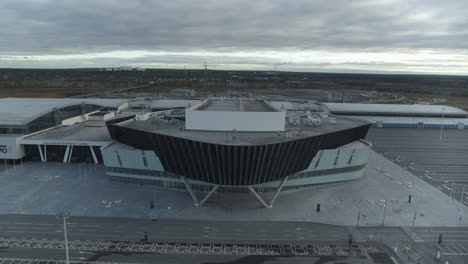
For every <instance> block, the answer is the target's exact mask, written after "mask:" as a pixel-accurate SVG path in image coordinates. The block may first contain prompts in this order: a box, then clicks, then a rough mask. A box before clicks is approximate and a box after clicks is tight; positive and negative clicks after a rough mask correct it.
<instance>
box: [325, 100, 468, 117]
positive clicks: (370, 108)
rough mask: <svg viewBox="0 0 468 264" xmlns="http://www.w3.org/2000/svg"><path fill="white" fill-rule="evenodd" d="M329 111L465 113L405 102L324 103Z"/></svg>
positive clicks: (458, 110)
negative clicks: (406, 103)
mask: <svg viewBox="0 0 468 264" xmlns="http://www.w3.org/2000/svg"><path fill="white" fill-rule="evenodd" d="M324 105H325V106H326V107H328V109H330V111H331V112H332V113H333V112H339V113H346V112H359V113H395V114H397V113H412V114H440V115H441V114H445V115H448V114H460V115H467V114H468V112H466V111H465V110H462V109H459V108H456V107H452V106H446V105H419V104H413V105H405V104H353V103H324Z"/></svg>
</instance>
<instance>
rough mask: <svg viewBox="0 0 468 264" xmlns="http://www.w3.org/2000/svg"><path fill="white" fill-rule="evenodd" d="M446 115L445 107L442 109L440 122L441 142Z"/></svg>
mask: <svg viewBox="0 0 468 264" xmlns="http://www.w3.org/2000/svg"><path fill="white" fill-rule="evenodd" d="M444 114H445V107H443V108H442V119H441V120H440V136H439V140H440V141H442V130H443V127H444V125H443V124H442V122H443V121H444Z"/></svg>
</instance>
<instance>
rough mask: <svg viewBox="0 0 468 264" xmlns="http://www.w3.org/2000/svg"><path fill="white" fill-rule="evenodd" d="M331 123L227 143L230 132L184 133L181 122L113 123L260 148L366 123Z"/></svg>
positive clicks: (344, 120) (290, 127) (342, 120)
mask: <svg viewBox="0 0 468 264" xmlns="http://www.w3.org/2000/svg"><path fill="white" fill-rule="evenodd" d="M335 121H336V122H335V123H328V122H324V123H323V124H322V125H320V126H318V127H314V126H305V125H301V124H299V125H287V126H286V128H287V131H286V132H263V131H262V132H243V131H237V132H236V133H235V135H236V137H237V140H236V141H232V140H229V135H233V133H232V131H201V130H185V129H182V128H183V127H184V123H185V121H183V120H171V121H165V122H162V121H161V120H158V118H157V117H155V116H153V117H150V118H149V119H147V120H144V121H135V120H130V121H126V122H122V123H120V124H117V125H118V126H122V127H127V128H131V129H134V130H140V131H146V132H151V133H157V134H162V135H167V136H172V137H180V138H187V139H190V140H194V141H199V142H206V143H212V144H225V145H263V144H273V143H280V142H286V141H289V140H293V139H299V138H305V137H310V136H317V135H321V134H328V133H333V132H337V131H341V130H347V129H351V128H355V127H359V126H363V125H366V124H368V122H366V121H363V120H360V119H353V118H345V117H337V118H336V119H335Z"/></svg>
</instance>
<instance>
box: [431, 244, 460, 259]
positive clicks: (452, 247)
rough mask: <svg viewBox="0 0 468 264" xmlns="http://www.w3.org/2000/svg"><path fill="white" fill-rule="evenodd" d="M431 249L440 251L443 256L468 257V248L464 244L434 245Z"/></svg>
mask: <svg viewBox="0 0 468 264" xmlns="http://www.w3.org/2000/svg"><path fill="white" fill-rule="evenodd" d="M431 247H432V248H433V249H434V250H435V251H440V254H442V255H458V256H464V255H466V256H468V246H467V245H462V244H433V245H431Z"/></svg>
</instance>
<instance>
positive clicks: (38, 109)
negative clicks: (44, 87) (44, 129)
mask: <svg viewBox="0 0 468 264" xmlns="http://www.w3.org/2000/svg"><path fill="white" fill-rule="evenodd" d="M83 102H84V103H88V104H97V105H101V106H104V107H118V106H119V105H121V104H123V103H125V102H127V99H98V98H96V99H94V98H0V125H23V124H27V123H28V122H30V121H32V120H34V119H35V118H37V117H40V116H41V115H44V114H46V113H48V112H51V111H53V110H54V108H61V107H65V106H70V105H76V104H81V103H83Z"/></svg>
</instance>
